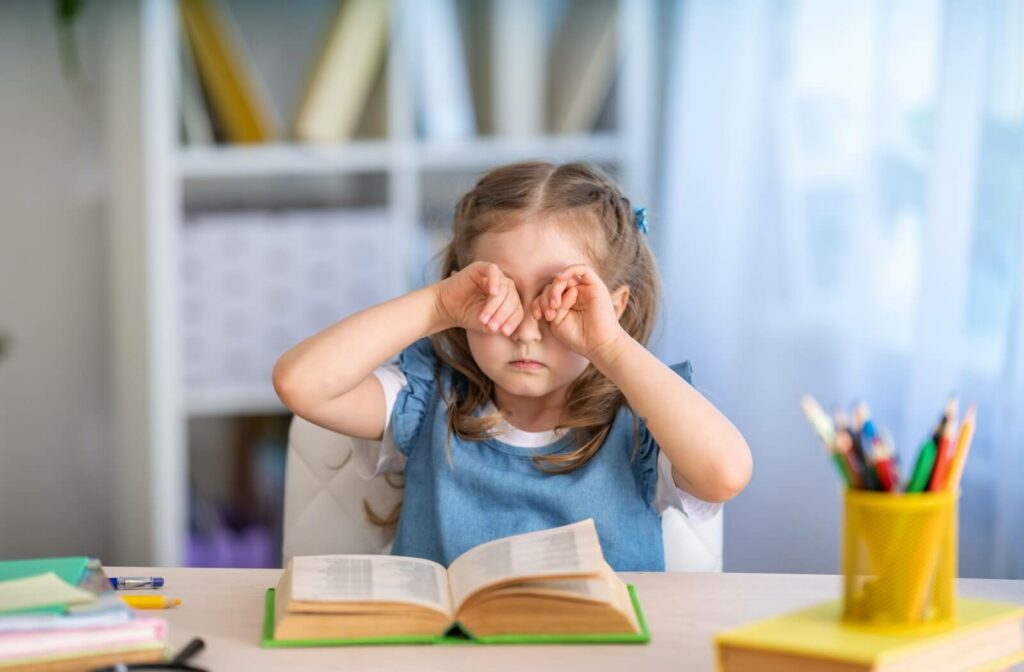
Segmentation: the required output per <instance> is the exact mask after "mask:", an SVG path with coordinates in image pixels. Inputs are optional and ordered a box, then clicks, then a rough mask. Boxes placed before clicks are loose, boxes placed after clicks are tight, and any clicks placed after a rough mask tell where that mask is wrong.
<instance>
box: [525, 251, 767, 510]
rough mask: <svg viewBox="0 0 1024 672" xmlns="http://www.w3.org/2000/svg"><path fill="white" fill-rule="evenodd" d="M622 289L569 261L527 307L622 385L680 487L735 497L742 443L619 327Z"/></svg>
mask: <svg viewBox="0 0 1024 672" xmlns="http://www.w3.org/2000/svg"><path fill="white" fill-rule="evenodd" d="M628 295H629V292H628V288H627V287H625V286H623V287H619V288H617V289H616V290H615V291H614V292H609V291H608V288H607V287H606V286H605V284H604V281H602V280H601V278H600V277H599V276H598V274H597V273H596V272H595V271H594V269H593V268H591V267H590V266H589V265H587V264H574V265H572V266H569V267H567V268H566V269H565V270H563V271H562V272H561V273H559V274H558V275H557V276H556V277H555V279H554V280H553V281H552V282H551V283H550V284H549V285H548V286H547V287H545V288H544V290H543V291H542V292H541V294H540V295H539V296H538V297H537V298H535V299H534V300H533V302H532V303H531V304H530V310H531V311H532V312H533V316H534V317H535V318H536V319H538V320H539V319H541V317H543V318H544V319H546V320H548V322H549V323H550V324H551V331H552V333H553V334H554V335H555V337H556V338H558V339H559V340H561V341H562V342H563V343H565V344H567V345H568V346H569V347H571V348H572V349H573V350H574V351H575V352H578V353H579V354H581V355H583V356H584V357H586V358H587V359H589V360H590V361H591V363H592V364H593V365H594V366H595V367H597V370H598V371H600V372H601V373H603V374H604V375H605V376H606V377H607V378H608V379H609V380H610V381H612V382H613V383H614V384H615V385H616V387H618V388H619V389H620V390H621V391H622V393H623V394H624V395H625V397H626V399H627V400H629V404H630V406H632V407H633V410H634V411H636V413H637V414H638V415H639V416H640V417H642V418H643V419H644V420H645V421H646V423H647V428H648V429H649V430H650V432H651V434H653V435H654V439H655V440H656V441H657V442H658V445H659V446H660V447H661V449H662V450H663V451H665V455H666V456H667V457H668V459H669V461H670V462H671V463H672V478H673V480H674V481H675V484H676V485H677V486H678V487H680V488H683V489H684V490H686V491H687V492H689V493H690V494H692V495H694V496H696V497H699V498H700V499H703V500H704V501H706V502H724V501H725V500H727V499H731V498H733V497H735V496H736V495H737V494H739V492H740V491H741V490H743V488H744V487H746V485H747V481H749V480H750V472H751V469H752V459H751V457H750V449H749V448H747V442H746V441H744V440H743V436H742V435H741V434H740V433H739V431H737V429H736V428H735V427H733V425H732V423H731V422H729V420H728V419H726V417H725V416H724V415H722V414H721V413H719V412H718V409H716V408H715V407H714V406H713V405H711V403H710V402H709V401H708V400H707V399H705V398H704V397H702V396H701V395H700V393H699V392H697V390H695V389H693V388H692V387H690V385H689V384H688V383H687V382H686V381H685V380H683V379H682V378H681V377H680V376H679V375H678V374H677V373H676V372H675V371H673V370H672V369H670V368H668V367H667V366H665V365H664V364H662V363H661V362H660V361H658V358H657V357H655V356H654V355H652V354H651V353H650V352H648V351H647V349H646V348H645V347H644V346H642V345H640V344H639V343H638V342H637V341H636V340H635V339H633V337H632V336H630V335H629V333H627V332H626V330H625V329H623V328H622V325H621V324H619V318H620V317H621V315H622V311H623V310H624V308H625V306H626V302H627V301H628Z"/></svg>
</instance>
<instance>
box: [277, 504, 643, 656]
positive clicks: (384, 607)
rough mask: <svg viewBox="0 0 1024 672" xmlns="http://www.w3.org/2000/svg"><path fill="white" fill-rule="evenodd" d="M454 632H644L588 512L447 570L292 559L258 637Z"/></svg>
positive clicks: (280, 640) (399, 637) (416, 638)
mask: <svg viewBox="0 0 1024 672" xmlns="http://www.w3.org/2000/svg"><path fill="white" fill-rule="evenodd" d="M271 602H272V603H273V609H272V610H271V608H270V607H271ZM453 629H456V630H458V631H461V632H462V633H463V634H464V635H465V636H467V637H469V638H471V639H474V640H477V641H495V642H496V641H641V642H642V641H647V640H648V639H649V636H648V634H647V630H646V626H645V624H644V622H643V616H642V613H641V612H640V608H639V602H637V601H636V597H635V594H633V592H632V590H631V587H627V586H626V584H625V583H623V582H622V580H621V579H619V578H618V577H617V576H616V575H615V572H614V571H612V568H611V567H610V566H609V565H608V563H607V562H605V560H604V556H603V555H602V554H601V545H600V542H599V541H598V537H597V530H596V528H595V527H594V521H593V520H592V519H589V518H588V519H587V520H583V521H580V522H578V523H574V524H572V525H566V526H564V527H556V528H553V529H549V530H541V531H539V532H530V533H528V534H521V535H516V536H512V537H506V538H504V539H497V540H494V541H490V542H487V543H485V544H481V545H480V546H477V547H475V548H472V549H470V550H468V551H466V552H465V553H463V554H462V555H460V556H459V557H458V558H456V559H455V561H454V562H452V564H451V567H449V568H448V569H447V570H446V569H445V568H444V567H443V566H442V565H439V564H437V563H436V562H432V561H430V560H423V559H420V558H407V557H401V556H387V555H314V556H298V557H295V558H293V559H292V561H291V562H290V563H289V564H288V567H287V568H286V569H285V571H284V573H283V574H282V576H281V580H280V582H279V583H278V584H277V589H276V591H268V596H267V623H266V629H265V633H264V635H265V636H264V644H265V645H268V646H274V645H278V646H282V645H287V643H288V642H295V643H296V644H298V643H299V642H303V641H304V642H306V643H311V644H312V643H319V644H325V643H338V644H344V643H347V642H351V643H356V641H352V640H358V641H366V642H370V641H382V642H384V641H394V642H398V641H405V642H429V641H441V640H443V639H444V638H445V635H446V634H447V633H449V632H450V631H453Z"/></svg>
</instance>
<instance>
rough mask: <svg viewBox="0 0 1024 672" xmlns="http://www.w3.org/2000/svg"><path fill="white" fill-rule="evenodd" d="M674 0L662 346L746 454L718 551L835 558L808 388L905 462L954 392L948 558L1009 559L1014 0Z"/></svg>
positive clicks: (1022, 329)
mask: <svg viewBox="0 0 1024 672" xmlns="http://www.w3.org/2000/svg"><path fill="white" fill-rule="evenodd" d="M673 9H674V11H673V12H672V25H671V28H670V29H669V32H670V40H669V44H670V47H669V51H670V57H669V63H668V68H667V77H666V95H665V106H664V110H663V119H664V126H663V139H664V142H663V145H662V146H663V148H664V149H663V153H664V155H663V157H662V159H661V171H660V184H659V190H660V191H659V193H660V196H659V201H658V207H657V208H654V209H652V210H653V212H652V213H651V227H652V237H653V238H652V240H653V243H654V246H655V248H656V250H657V253H658V255H659V258H660V263H661V266H662V271H663V275H664V278H665V284H666V311H665V314H664V319H663V322H662V328H661V329H660V333H659V334H658V340H656V342H655V343H656V345H655V349H656V351H657V352H658V354H659V355H660V356H662V357H663V358H664V359H665V360H667V361H677V360H681V359H684V358H685V359H691V360H692V361H693V363H694V380H695V383H696V384H697V385H698V387H699V388H701V390H702V391H703V392H704V393H705V394H706V395H707V396H709V397H710V398H711V399H712V400H713V401H714V402H715V403H717V404H718V405H719V406H720V407H721V408H722V409H723V410H724V411H725V412H726V413H727V414H728V415H729V416H730V418H732V419H733V421H734V422H735V423H736V424H737V426H738V427H739V428H740V429H741V431H743V432H744V434H745V436H746V437H747V440H748V442H749V443H750V445H751V448H752V450H753V452H754V459H755V468H754V478H753V480H752V482H751V485H750V486H749V487H748V489H747V491H746V492H744V494H743V495H741V496H740V497H739V498H737V499H736V500H735V501H734V502H732V503H730V504H729V505H728V507H727V512H728V513H727V515H726V518H725V520H726V536H725V567H726V569H727V570H732V571H808V572H829V573H835V572H836V571H838V559H837V558H838V543H839V516H840V510H839V490H838V479H837V477H836V475H835V473H834V472H833V471H831V469H832V468H833V467H832V464H831V463H830V462H829V461H828V460H827V458H826V456H825V454H824V452H823V449H822V448H821V447H820V446H818V445H817V444H816V441H815V438H814V436H813V434H812V433H811V431H810V429H809V428H808V427H807V426H806V423H805V421H804V420H803V417H802V415H801V412H800V408H799V403H798V399H799V397H800V395H801V394H802V393H805V392H810V393H812V394H814V395H815V396H816V397H817V398H818V399H819V400H820V401H822V402H823V403H825V404H827V405H829V406H831V405H843V406H846V407H849V406H851V405H852V403H853V402H854V401H856V400H863V401H865V402H866V403H868V405H869V406H870V407H871V409H872V411H873V415H874V416H875V418H876V420H877V421H878V422H879V423H881V424H882V425H883V426H885V427H887V428H888V429H889V430H890V431H891V433H892V434H893V436H894V437H895V439H896V443H897V447H898V451H899V453H900V458H901V461H902V463H903V465H904V469H905V468H906V467H905V465H906V464H907V463H908V462H912V460H913V458H914V456H915V455H916V451H917V449H918V447H919V445H920V443H921V441H922V439H923V437H924V436H925V435H926V434H927V433H928V432H929V431H930V428H931V427H932V426H933V425H934V423H935V421H936V419H937V417H938V415H939V413H940V411H941V408H942V406H943V403H944V400H945V398H946V397H947V396H948V395H949V394H950V393H951V392H955V393H956V394H957V395H958V397H959V398H960V399H961V401H962V403H963V402H964V401H967V400H975V401H977V402H978V405H979V413H978V418H979V426H978V432H977V435H976V437H975V441H974V445H973V448H972V452H971V457H970V461H969V463H968V466H967V470H966V473H965V476H964V483H963V498H962V501H961V506H960V512H961V544H960V545H961V555H960V558H961V574H962V575H964V576H1012V577H1016V578H1024V520H1022V518H1024V455H1022V453H1024V236H1022V230H1024V0H982V1H978V0H947V1H945V2H943V1H942V0H875V1H870V0H845V1H842V2H839V1H836V2H820V1H817V0H792V1H789V2H784V1H782V0H775V1H772V0H751V1H749V2H744V1H741V0H733V1H722V0H693V1H687V2H683V3H681V4H679V5H676V6H673Z"/></svg>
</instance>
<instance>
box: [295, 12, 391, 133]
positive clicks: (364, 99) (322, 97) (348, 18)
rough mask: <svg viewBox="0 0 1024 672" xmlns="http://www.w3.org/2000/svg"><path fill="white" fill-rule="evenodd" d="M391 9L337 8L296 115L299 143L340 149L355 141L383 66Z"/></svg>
mask: <svg viewBox="0 0 1024 672" xmlns="http://www.w3.org/2000/svg"><path fill="white" fill-rule="evenodd" d="M389 6H390V3H389V2H387V1H386V0H346V2H343V3H342V4H341V7H340V8H339V10H338V12H337V14H336V15H335V17H334V19H333V21H332V22H331V25H330V27H329V29H328V33H327V37H326V39H325V40H324V43H323V46H322V48H321V50H320V54H319V56H318V57H317V59H316V64H315V66H314V69H313V71H312V73H311V75H310V79H309V84H308V85H307V87H306V91H305V95H304V96H303V98H302V102H301V103H300V105H299V109H298V113H297V114H296V118H295V123H294V135H295V137H296V138H297V139H299V140H304V141H307V142H318V143H338V142H344V141H346V140H349V139H351V138H352V137H353V136H354V135H355V132H356V129H357V127H358V126H359V122H360V119H361V118H362V116H363V113H364V111H365V110H366V108H367V103H368V102H369V100H370V97H371V93H372V92H373V88H374V83H375V82H376V81H377V80H378V79H380V71H381V69H382V67H383V63H384V62H385V55H386V52H387V45H388V35H389V34H390V30H389V25H388V22H389V18H390V11H389V9H390V7H389Z"/></svg>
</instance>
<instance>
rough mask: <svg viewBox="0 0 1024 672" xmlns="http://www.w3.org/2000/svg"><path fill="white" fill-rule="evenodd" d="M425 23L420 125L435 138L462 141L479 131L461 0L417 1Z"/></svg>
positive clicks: (418, 82)
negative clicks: (468, 63)
mask: <svg viewBox="0 0 1024 672" xmlns="http://www.w3.org/2000/svg"><path fill="white" fill-rule="evenodd" d="M412 11H413V12H414V13H415V14H414V16H412V17H410V19H412V20H413V21H414V23H415V24H416V25H417V26H418V27H419V30H418V31H417V38H418V40H419V43H418V44H417V45H416V47H417V51H418V53H417V54H416V59H415V61H416V64H415V67H416V73H415V74H416V76H415V77H414V78H413V80H414V84H415V86H416V91H415V94H416V100H417V103H418V115H417V129H418V131H419V133H420V135H421V136H423V137H425V138H429V139H432V140H459V139H463V138H467V137H470V136H472V135H474V134H475V133H476V114H475V111H474V109H473V96H472V93H471V91H470V83H469V72H468V68H467V65H466V51H465V48H464V44H463V37H462V28H461V27H460V25H459V11H458V6H457V5H456V2H455V0H420V1H419V2H416V3H413V4H412Z"/></svg>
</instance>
